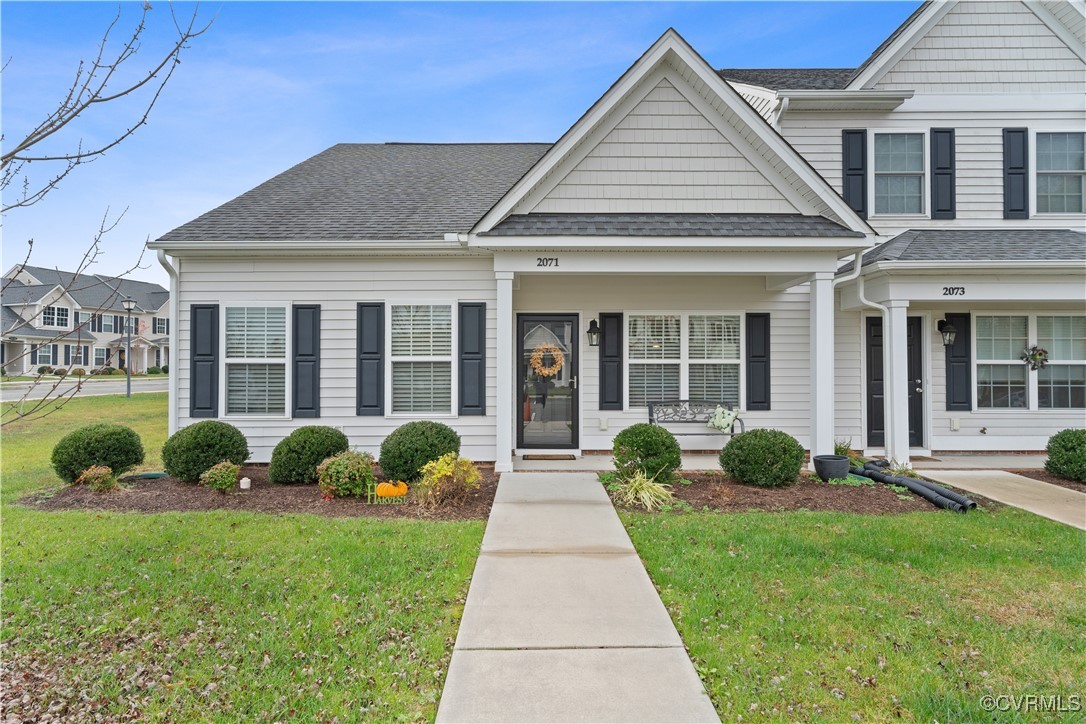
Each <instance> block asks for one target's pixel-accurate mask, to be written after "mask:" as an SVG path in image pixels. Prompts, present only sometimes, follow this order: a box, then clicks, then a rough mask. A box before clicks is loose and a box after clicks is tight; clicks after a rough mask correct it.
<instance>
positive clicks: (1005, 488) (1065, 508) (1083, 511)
mask: <svg viewBox="0 0 1086 724" xmlns="http://www.w3.org/2000/svg"><path fill="white" fill-rule="evenodd" d="M922 473H923V475H924V477H925V478H931V479H932V480H934V481H936V482H939V483H946V484H947V485H950V486H953V487H955V488H958V489H960V490H967V491H969V492H970V493H976V494H977V495H983V496H984V497H986V498H991V499H992V500H998V501H999V502H1000V503H1006V504H1007V505H1013V506H1014V507H1016V508H1021V509H1022V510H1028V511H1029V512H1031V513H1036V514H1037V515H1040V516H1044V517H1045V518H1049V519H1051V520H1055V521H1059V522H1060V523H1066V524H1067V525H1070V526H1074V527H1075V528H1079V529H1081V530H1086V493H1080V492H1078V491H1077V490H1070V489H1068V488H1061V487H1060V486H1059V485H1052V484H1051V483H1045V482H1042V481H1040V480H1034V479H1033V478H1027V477H1025V476H1023V475H1015V474H1014V473H1008V472H1006V471H1004V470H927V469H925V470H923V471H922Z"/></svg>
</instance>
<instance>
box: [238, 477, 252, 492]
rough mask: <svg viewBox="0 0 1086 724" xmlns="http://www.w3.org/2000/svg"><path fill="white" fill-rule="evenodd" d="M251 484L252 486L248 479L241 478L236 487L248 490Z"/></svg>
mask: <svg viewBox="0 0 1086 724" xmlns="http://www.w3.org/2000/svg"><path fill="white" fill-rule="evenodd" d="M252 484H253V481H252V480H249V478H242V479H241V480H239V481H238V485H239V486H241V489H242V490H248V489H249V486H251V485H252Z"/></svg>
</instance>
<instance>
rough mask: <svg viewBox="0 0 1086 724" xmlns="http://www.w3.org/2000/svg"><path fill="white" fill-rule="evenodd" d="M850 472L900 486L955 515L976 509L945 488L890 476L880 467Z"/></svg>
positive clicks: (868, 465)
mask: <svg viewBox="0 0 1086 724" xmlns="http://www.w3.org/2000/svg"><path fill="white" fill-rule="evenodd" d="M850 472H852V473H853V474H855V475H862V476H864V477H866V478H871V479H872V480H875V481H877V482H880V483H885V484H887V485H900V486H901V487H903V488H906V489H908V490H910V491H912V492H914V493H916V494H917V495H919V496H920V497H921V498H923V499H924V500H926V501H928V502H929V503H931V504H932V505H935V506H938V507H940V508H946V509H947V510H952V511H954V512H955V513H965V512H967V511H969V510H970V509H971V508H975V507H976V503H974V502H973V501H971V500H969V499H968V498H963V497H962V496H960V495H958V494H957V493H955V492H953V491H950V490H947V489H946V488H942V487H940V486H938V485H932V484H931V483H928V482H927V481H924V480H917V479H915V478H906V477H904V476H903V475H890V474H889V473H884V472H882V471H881V470H880V466H878V465H875V464H873V463H867V464H866V465H864V467H862V468H851V469H850ZM943 493H949V494H950V495H944V494H943ZM950 496H954V497H955V498H961V500H964V501H965V502H964V503H962V502H959V501H958V500H954V498H952V497H950Z"/></svg>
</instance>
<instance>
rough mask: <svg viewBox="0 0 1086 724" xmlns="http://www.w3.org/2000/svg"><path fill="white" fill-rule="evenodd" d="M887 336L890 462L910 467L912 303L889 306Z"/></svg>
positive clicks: (885, 384) (885, 367) (897, 302)
mask: <svg viewBox="0 0 1086 724" xmlns="http://www.w3.org/2000/svg"><path fill="white" fill-rule="evenodd" d="M886 307H887V309H888V312H889V313H888V314H887V315H886V330H885V333H884V335H883V341H882V343H883V354H884V355H885V356H884V357H883V370H884V380H883V394H884V399H885V401H886V403H885V404H886V459H887V460H895V461H897V462H899V463H901V464H903V465H908V464H909V383H910V380H909V367H908V362H909V357H908V346H909V338H908V334H907V333H906V323H907V321H908V311H909V303H908V302H907V301H903V300H892V301H889V302H887V303H886Z"/></svg>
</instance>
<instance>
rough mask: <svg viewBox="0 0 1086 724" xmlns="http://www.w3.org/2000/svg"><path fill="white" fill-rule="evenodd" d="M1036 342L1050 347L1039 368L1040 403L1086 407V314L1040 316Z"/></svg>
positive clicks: (1043, 406)
mask: <svg viewBox="0 0 1086 724" xmlns="http://www.w3.org/2000/svg"><path fill="white" fill-rule="evenodd" d="M1037 345H1038V346H1039V347H1041V348H1043V349H1046V350H1048V364H1047V365H1046V366H1045V367H1043V368H1042V369H1040V370H1038V371H1037V406H1038V407H1039V408H1040V409H1081V408H1086V316H1038V317H1037Z"/></svg>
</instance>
